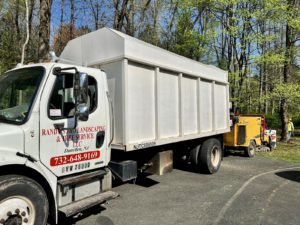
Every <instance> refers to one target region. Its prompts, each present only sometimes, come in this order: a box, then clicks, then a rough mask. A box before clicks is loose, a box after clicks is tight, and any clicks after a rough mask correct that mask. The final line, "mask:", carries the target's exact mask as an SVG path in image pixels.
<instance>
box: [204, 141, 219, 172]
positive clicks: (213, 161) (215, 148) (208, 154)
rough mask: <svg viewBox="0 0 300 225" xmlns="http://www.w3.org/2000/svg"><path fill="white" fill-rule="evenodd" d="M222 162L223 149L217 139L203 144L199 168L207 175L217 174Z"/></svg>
mask: <svg viewBox="0 0 300 225" xmlns="http://www.w3.org/2000/svg"><path fill="white" fill-rule="evenodd" d="M221 161H222V147H221V143H220V141H219V140H217V139H215V138H211V139H208V140H206V141H204V142H203V144H202V146H201V152H200V154H199V160H198V163H199V168H200V169H201V170H202V171H203V172H206V173H210V174H213V173H216V172H217V171H218V170H219V168H220V166H221Z"/></svg>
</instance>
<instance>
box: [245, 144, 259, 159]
mask: <svg viewBox="0 0 300 225" xmlns="http://www.w3.org/2000/svg"><path fill="white" fill-rule="evenodd" d="M255 151H256V144H255V142H254V141H250V143H249V146H248V147H246V148H245V155H246V156H247V157H249V158H253V157H254V156H255Z"/></svg>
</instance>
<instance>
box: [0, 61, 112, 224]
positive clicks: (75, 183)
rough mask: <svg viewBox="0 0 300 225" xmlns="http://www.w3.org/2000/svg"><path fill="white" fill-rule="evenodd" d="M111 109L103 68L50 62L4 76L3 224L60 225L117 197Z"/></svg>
mask: <svg viewBox="0 0 300 225" xmlns="http://www.w3.org/2000/svg"><path fill="white" fill-rule="evenodd" d="M110 107H111V106H110V101H109V95H108V89H107V80H106V75H105V73H104V72H103V71H101V70H99V69H92V68H84V67H77V66H76V67H75V66H72V67H70V65H64V64H57V63H45V64H35V65H29V66H23V67H21V68H18V69H14V70H11V71H8V72H7V73H5V74H4V75H2V76H1V77H0V153H1V154H0V188H1V195H0V223H1V224H11V222H12V221H17V222H18V223H17V224H45V222H46V220H47V217H48V212H50V219H52V220H53V221H55V222H56V221H57V213H58V211H61V212H62V213H64V214H65V215H66V216H71V215H75V214H76V213H78V212H79V210H80V211H81V210H82V209H84V208H88V207H90V206H93V205H96V204H99V203H101V202H104V201H106V200H108V199H111V198H113V197H115V196H116V193H114V192H111V191H107V190H109V189H110V188H111V179H110V178H111V177H110V176H111V174H110V172H109V170H107V169H106V168H107V165H108V163H109V161H110V151H111V150H110V147H109V146H110V142H111V139H112V134H111V116H110V113H111V109H110ZM78 206H79V207H78Z"/></svg>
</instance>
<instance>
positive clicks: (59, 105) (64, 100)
mask: <svg viewBox="0 0 300 225" xmlns="http://www.w3.org/2000/svg"><path fill="white" fill-rule="evenodd" d="M88 82H89V90H88V102H87V104H88V107H89V111H90V113H92V112H94V111H95V109H96V107H97V83H96V80H95V79H94V78H93V77H90V76H89V79H88ZM73 87H74V80H73V75H72V74H66V75H61V76H58V77H57V78H56V82H55V85H54V88H53V90H52V94H51V98H50V101H49V106H48V108H49V110H48V115H49V117H50V118H51V119H62V118H71V117H73V116H74V114H75V98H74V95H73Z"/></svg>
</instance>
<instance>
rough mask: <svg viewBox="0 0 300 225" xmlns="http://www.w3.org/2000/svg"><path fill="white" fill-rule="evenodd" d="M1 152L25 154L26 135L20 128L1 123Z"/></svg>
mask: <svg viewBox="0 0 300 225" xmlns="http://www.w3.org/2000/svg"><path fill="white" fill-rule="evenodd" d="M0 151H4V152H10V153H12V152H24V133H23V130H22V129H21V128H20V127H19V126H17V125H10V124H6V123H2V122H0Z"/></svg>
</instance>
